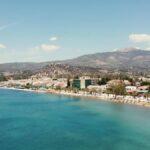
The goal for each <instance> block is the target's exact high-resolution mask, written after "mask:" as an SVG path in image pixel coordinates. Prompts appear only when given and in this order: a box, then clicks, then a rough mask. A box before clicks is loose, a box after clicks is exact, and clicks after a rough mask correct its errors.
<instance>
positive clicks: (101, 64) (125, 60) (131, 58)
mask: <svg viewBox="0 0 150 150" xmlns="http://www.w3.org/2000/svg"><path fill="white" fill-rule="evenodd" d="M53 63H54V64H63V65H64V64H66V65H70V66H76V67H77V66H78V67H79V66H80V67H90V68H101V69H127V70H128V69H131V70H132V69H135V70H137V71H143V70H147V71H149V70H150V51H146V50H141V49H137V48H125V49H122V50H117V51H112V52H100V53H94V54H87V55H82V56H79V57H77V58H74V59H67V60H62V61H49V62H40V63H36V62H25V63H23V62H20V63H19V62H18V63H4V64H0V72H7V71H10V72H11V71H12V72H13V71H24V70H32V71H38V70H41V69H42V68H43V67H45V66H46V65H49V64H53Z"/></svg>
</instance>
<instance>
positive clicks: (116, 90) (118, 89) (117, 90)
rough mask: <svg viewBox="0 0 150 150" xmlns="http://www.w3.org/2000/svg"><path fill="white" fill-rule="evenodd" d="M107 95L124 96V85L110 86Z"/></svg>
mask: <svg viewBox="0 0 150 150" xmlns="http://www.w3.org/2000/svg"><path fill="white" fill-rule="evenodd" d="M108 93H112V94H115V96H116V95H125V94H126V90H125V85H124V84H123V83H118V84H112V85H110V87H109V88H108Z"/></svg>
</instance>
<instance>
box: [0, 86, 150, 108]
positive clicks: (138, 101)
mask: <svg viewBox="0 0 150 150" xmlns="http://www.w3.org/2000/svg"><path fill="white" fill-rule="evenodd" d="M0 89H6V90H7V89H8V90H17V91H25V92H34V93H46V94H56V95H64V96H70V97H81V98H85V99H86V98H88V99H89V98H90V99H92V100H94V99H95V100H101V101H107V102H113V103H119V104H129V105H135V106H142V107H148V108H150V98H148V99H146V98H143V97H135V98H134V97H133V96H127V95H126V96H120V95H117V96H116V97H115V95H113V94H106V93H104V94H87V93H85V92H79V93H73V92H69V91H64V90H62V91H58V90H54V89H49V90H32V89H19V88H14V87H0Z"/></svg>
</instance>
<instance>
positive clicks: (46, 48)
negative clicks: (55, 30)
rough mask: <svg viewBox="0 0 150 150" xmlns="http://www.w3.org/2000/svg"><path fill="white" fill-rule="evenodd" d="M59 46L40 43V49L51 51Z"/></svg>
mask: <svg viewBox="0 0 150 150" xmlns="http://www.w3.org/2000/svg"><path fill="white" fill-rule="evenodd" d="M59 48H60V47H59V46H58V45H48V44H42V45H41V49H42V50H44V51H47V52H52V51H55V50H58V49H59Z"/></svg>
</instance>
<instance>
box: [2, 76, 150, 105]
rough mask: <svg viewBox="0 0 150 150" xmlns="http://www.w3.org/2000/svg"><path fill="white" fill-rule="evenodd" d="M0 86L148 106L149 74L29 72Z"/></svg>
mask: <svg viewBox="0 0 150 150" xmlns="http://www.w3.org/2000/svg"><path fill="white" fill-rule="evenodd" d="M0 87H1V88H15V89H20V90H30V91H35V92H46V93H53V94H64V95H71V96H86V97H93V98H99V99H103V100H111V101H114V102H119V103H129V104H138V105H143V106H145V105H146V106H149V105H150V77H149V76H147V77H140V76H139V77H136V78H134V77H132V78H131V77H126V78H122V79H121V78H118V79H117V78H111V79H110V78H109V77H107V76H106V77H102V78H98V77H97V78H96V77H90V76H80V77H79V76H76V77H73V78H56V77H55V78H52V77H48V76H47V75H46V74H45V75H43V74H40V73H39V74H36V75H32V76H31V77H29V78H27V79H20V80H14V79H12V78H10V79H9V80H6V81H1V82H0Z"/></svg>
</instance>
